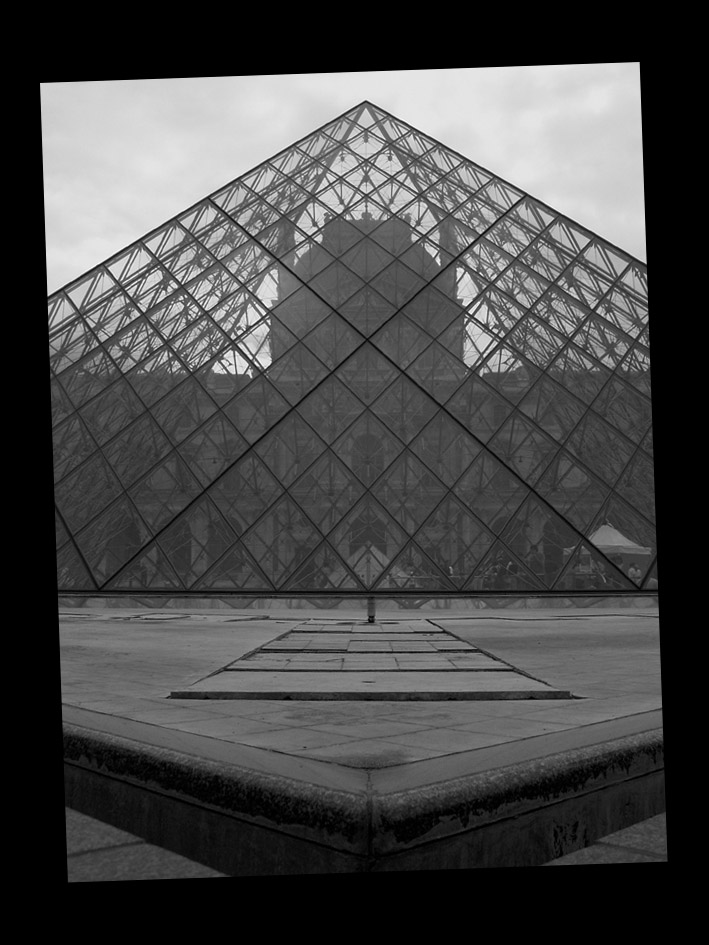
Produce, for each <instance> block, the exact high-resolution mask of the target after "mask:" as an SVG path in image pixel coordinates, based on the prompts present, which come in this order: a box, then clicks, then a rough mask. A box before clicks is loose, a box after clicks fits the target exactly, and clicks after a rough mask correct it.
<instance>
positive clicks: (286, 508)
mask: <svg viewBox="0 0 709 945" xmlns="http://www.w3.org/2000/svg"><path fill="white" fill-rule="evenodd" d="M319 540H320V538H319V533H318V532H317V530H316V528H315V526H314V525H313V524H312V522H310V520H309V519H308V518H306V517H305V515H304V514H303V513H302V512H301V511H300V509H299V508H298V507H297V506H296V505H295V503H294V502H293V501H292V500H291V499H290V498H288V497H284V498H283V499H281V500H280V502H278V503H277V505H276V506H274V508H272V509H271V510H270V511H268V512H266V514H265V515H264V516H263V517H262V518H261V519H259V521H258V523H257V524H256V525H254V526H253V527H252V528H251V529H250V530H249V531H248V532H247V533H246V535H244V538H243V542H244V545H246V547H247V549H248V550H249V551H250V552H251V554H252V555H253V557H254V560H256V561H258V563H259V566H260V567H261V569H262V570H263V573H264V574H265V575H266V577H267V578H268V579H269V580H270V581H272V582H273V584H274V585H275V586H277V587H278V586H282V585H283V584H284V583H285V581H286V580H287V578H288V577H289V576H290V575H291V574H292V573H293V572H294V571H295V570H296V568H298V567H299V566H300V565H301V563H302V562H303V561H304V560H305V558H306V557H307V556H308V555H309V554H310V552H311V551H313V549H314V548H315V547H316V545H317V544H318V542H319Z"/></svg>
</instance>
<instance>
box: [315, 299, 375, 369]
mask: <svg viewBox="0 0 709 945" xmlns="http://www.w3.org/2000/svg"><path fill="white" fill-rule="evenodd" d="M361 341H362V336H361V335H360V334H358V333H357V332H356V331H354V329H353V328H351V327H350V326H349V324H348V323H347V322H346V321H345V320H344V319H342V318H340V317H339V315H336V314H335V313H334V312H333V313H332V315H330V316H329V317H327V318H325V319H324V320H323V321H321V322H320V324H319V325H318V326H317V327H316V328H314V329H313V330H312V331H311V332H310V333H309V334H308V335H306V338H305V343H306V344H307V346H308V348H309V349H310V350H311V351H312V352H314V353H315V354H316V355H317V357H318V358H319V359H320V361H322V362H323V364H325V365H326V366H327V367H328V368H329V369H330V370H331V371H332V370H333V369H334V368H335V367H337V365H338V364H340V363H341V362H342V361H345V360H346V359H347V357H348V356H349V355H350V354H351V353H352V352H353V351H354V349H355V348H356V347H357V346H358V345H359V344H360V343H361Z"/></svg>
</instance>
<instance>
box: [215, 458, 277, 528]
mask: <svg viewBox="0 0 709 945" xmlns="http://www.w3.org/2000/svg"><path fill="white" fill-rule="evenodd" d="M282 493H283V489H282V487H281V486H280V485H279V484H278V482H277V480H276V479H275V478H274V477H273V476H272V475H271V473H270V472H269V471H268V469H267V467H266V466H265V465H264V464H263V463H262V462H261V460H260V459H259V458H258V457H257V456H255V455H254V454H253V453H250V454H249V455H248V456H244V457H243V459H240V460H239V462H238V463H236V464H235V465H233V466H232V467H231V469H229V470H228V471H227V472H226V473H225V474H224V475H223V476H221V477H220V479H219V480H218V481H217V482H215V483H214V485H213V486H212V487H211V489H210V490H209V494H210V497H211V498H212V500H213V501H214V504H215V505H216V506H217V508H218V509H219V511H220V512H221V513H222V515H223V516H224V518H225V519H226V520H227V521H228V522H229V524H230V525H231V527H232V528H233V529H234V531H235V532H236V534H237V535H241V534H242V533H243V532H244V531H246V529H247V528H249V527H250V526H251V525H253V523H254V522H255V521H256V520H257V519H258V518H259V516H260V515H261V514H262V513H263V512H264V511H265V510H266V509H267V508H268V507H269V505H271V504H272V503H273V502H275V500H276V499H277V498H278V497H279V496H280V495H282Z"/></svg>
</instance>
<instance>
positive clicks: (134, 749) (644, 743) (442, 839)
mask: <svg viewBox="0 0 709 945" xmlns="http://www.w3.org/2000/svg"><path fill="white" fill-rule="evenodd" d="M64 756H65V785H66V788H65V790H66V803H67V806H69V807H72V808H74V809H76V810H79V811H81V812H82V813H86V814H89V815H90V816H93V817H96V818H98V819H99V820H103V821H105V822H106V823H111V824H113V825H114V826H116V827H119V828H121V829H124V830H128V831H130V832H131V833H133V834H135V835H137V836H139V837H143V838H144V839H145V840H147V841H148V842H150V843H154V844H157V845H159V846H162V847H164V848H165V849H169V850H173V851H174V852H176V853H180V854H182V855H183V856H188V857H190V858H191V859H193V860H196V861H198V862H201V863H204V864H205V865H207V866H210V867H212V868H213V869H216V870H219V871H220V872H223V873H227V874H229V875H232V876H234V875H275V874H298V873H337V872H378V871H391V870H404V871H411V870H421V869H425V870H430V869H470V868H477V867H499V866H536V865H541V864H542V863H545V862H548V861H549V860H552V859H554V858H557V857H559V856H563V855H565V854H567V853H570V852H573V851H575V850H578V849H581V848H582V847H585V846H587V845H588V844H590V843H592V842H593V841H594V840H596V839H597V838H599V837H601V836H606V835H608V834H610V833H613V832H614V831H616V830H620V829H622V828H623V827H626V826H628V825H630V824H632V823H637V822H638V821H640V820H643V819H646V818H648V817H651V816H653V815H655V814H657V813H660V812H661V811H663V810H664V769H663V758H664V752H663V740H662V731H661V730H656V731H651V732H646V733H643V734H639V735H632V736H626V737H623V738H619V739H615V740H613V741H610V742H606V743H603V744H600V745H597V746H593V747H588V748H581V749H575V750H570V751H564V752H561V753H558V754H553V755H549V756H547V757H545V758H541V759H538V760H535V761H530V762H524V763H520V764H514V765H509V766H506V767H501V768H498V769H496V770H493V771H489V772H484V773H476V774H471V775H468V776H464V777H455V778H452V779H448V780H441V781H440V782H438V783H435V784H429V785H426V786H424V787H418V788H415V789H409V790H407V789H403V790H388V791H378V790H377V772H376V771H372V772H370V778H369V783H368V787H367V789H366V790H360V789H359V788H357V789H354V790H353V791H352V792H348V791H345V790H339V789H338V790H336V789H329V788H326V787H322V786H320V785H315V784H311V783H307V782H304V781H298V780H296V779H294V778H292V777H288V776H286V775H284V776H280V775H276V774H268V773H262V772H257V771H254V770H251V769H249V768H246V767H242V766H239V765H238V764H227V763H224V762H216V761H210V760H205V759H202V758H199V757H196V756H190V755H187V754H182V753H180V752H177V751H173V750H170V749H164V748H158V747H154V746H151V745H149V744H145V743H140V742H136V741H133V740H130V739H126V738H122V737H117V736H112V735H107V734H104V733H97V732H95V731H92V730H89V729H84V728H81V727H79V726H75V725H65V727H64ZM283 759H284V767H285V766H287V764H288V758H287V756H285V755H284V756H283ZM391 770H392V769H389V772H391ZM402 770H403V769H402ZM404 777H405V772H404V774H402V776H401V780H402V781H403V780H404ZM389 780H390V783H391V777H390V779H389Z"/></svg>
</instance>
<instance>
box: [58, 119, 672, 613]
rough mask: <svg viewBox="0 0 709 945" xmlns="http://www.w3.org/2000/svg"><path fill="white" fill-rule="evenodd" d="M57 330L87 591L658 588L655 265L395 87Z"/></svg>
mask: <svg viewBox="0 0 709 945" xmlns="http://www.w3.org/2000/svg"><path fill="white" fill-rule="evenodd" d="M49 326H50V360H51V385H52V410H53V414H52V415H53V440H54V464H55V466H54V471H55V497H56V537H57V551H58V587H59V590H60V592H61V591H63V592H72V593H74V592H76V593H85V592H108V591H115V592H122V591H135V590H142V591H145V592H155V593H158V594H160V593H166V592H174V593H175V594H185V593H189V594H195V595H196V596H199V595H202V594H205V593H206V594H211V593H222V594H225V595H229V594H232V593H235V592H246V593H249V594H254V595H255V596H258V595H261V594H264V595H267V594H268V593H269V592H270V593H284V592H294V593H304V592H309V593H312V594H317V595H326V594H329V593H344V594H350V593H356V592H367V593H368V594H371V595H375V596H376V595H378V594H381V595H385V594H389V595H390V594H391V593H392V590H393V589H394V590H395V589H400V588H416V589H419V590H429V591H430V592H431V593H442V592H456V593H462V592H470V593H471V594H473V595H475V594H481V593H484V592H485V591H489V590H491V589H493V590H500V591H506V592H521V593H526V592H530V593H538V592H541V591H548V592H549V593H550V594H552V595H553V594H557V593H559V594H561V593H565V594H567V595H568V594H569V592H570V591H573V590H580V589H586V588H608V589H610V588H612V589H613V590H614V592H615V591H623V590H626V591H633V590H637V589H638V588H648V587H651V588H654V587H656V586H657V583H656V564H655V556H656V545H655V526H654V505H653V460H652V455H653V453H652V428H651V406H650V365H649V337H648V319H647V268H646V266H645V265H644V264H643V263H641V262H640V261H638V260H637V259H634V258H632V257H631V256H629V255H628V254H627V253H624V252H622V251H621V250H619V249H618V248H616V247H615V246H613V245H611V244H609V243H608V242H606V241H604V240H603V239H600V238H599V237H598V236H596V235H594V234H593V233H591V232H589V231H588V230H585V229H584V228H582V227H581V226H578V225H577V224H575V223H574V222H573V221H571V220H570V219H568V218H566V217H565V216H563V215H561V214H560V213H558V212H556V211H555V210H553V209H551V208H550V207H548V206H546V205H545V204H543V203H541V202H539V201H538V200H535V199H534V198H532V197H531V196H529V195H527V194H525V193H523V192H522V191H521V190H519V189H517V188H515V187H513V186H511V185H510V184H509V183H507V182H506V181H504V180H502V179H500V178H498V177H496V176H495V175H493V174H491V173H490V172H489V171H487V170H485V169H483V168H482V167H480V166H478V165H477V164H474V163H473V162H472V161H470V160H467V159H465V158H463V157H462V156H461V155H459V154H457V153H455V152H454V151H452V150H450V149H448V148H446V147H444V146H443V145H442V144H440V143H439V142H437V141H435V140H433V139H432V138H430V137H429V136H427V135H426V134H423V133H421V132H420V131H418V130H416V129H414V128H413V127H411V126H410V125H408V124H406V123H405V122H403V121H400V120H399V119H397V118H395V117H394V116H392V115H390V114H388V113H387V112H385V111H383V110H382V109H380V108H378V107H376V106H374V105H372V104H371V103H369V102H364V103H362V104H360V105H358V106H357V107H355V108H353V109H351V110H350V111H348V112H347V113H345V114H344V115H342V116H341V117H339V118H337V119H335V120H334V121H332V122H331V123H329V124H327V125H326V126H324V127H322V128H320V129H318V130H317V131H315V132H314V133H313V134H310V135H308V136H307V137H305V138H303V139H302V140H300V141H299V142H297V143H296V144H294V145H293V146H291V147H288V148H286V149H285V150H284V151H282V152H280V153H279V154H277V155H276V156H275V157H273V158H272V159H270V160H268V161H265V162H264V163H263V164H261V165H260V166H258V167H257V168H255V169H254V170H252V171H250V172H249V173H247V174H245V175H244V176H242V177H240V178H238V179H237V180H235V181H234V182H232V183H230V184H228V185H227V186H225V187H223V188H222V189H220V190H218V191H217V192H216V193H214V194H212V195H211V196H209V197H207V198H205V199H204V200H202V201H201V202H200V203H198V204H197V205H195V206H193V207H191V208H190V209H188V210H186V211H185V212H184V213H182V214H180V215H179V216H177V217H176V218H175V219H172V220H170V221H169V222H168V223H166V224H165V225H163V226H160V227H159V228H158V229H156V230H154V231H152V232H151V233H149V234H148V235H146V236H145V237H144V238H143V239H141V240H138V241H137V242H135V243H134V244H132V245H131V246H129V247H127V248H126V249H125V250H124V251H123V252H121V253H119V254H118V255H116V256H114V257H113V258H111V259H109V260H107V261H106V262H105V263H103V264H101V265H99V266H97V267H96V268H95V269H92V270H91V271H90V272H88V273H87V274H85V275H84V276H83V277H81V278H80V279H78V280H77V281H75V282H74V283H72V284H69V285H68V286H66V287H65V288H63V289H62V290H61V291H59V292H57V293H55V294H54V295H52V296H51V297H50V299H49ZM631 563H634V564H635V565H636V566H637V573H636V572H635V569H633V570H632V571H631V573H630V574H629V573H628V572H629V570H630V565H631Z"/></svg>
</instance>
